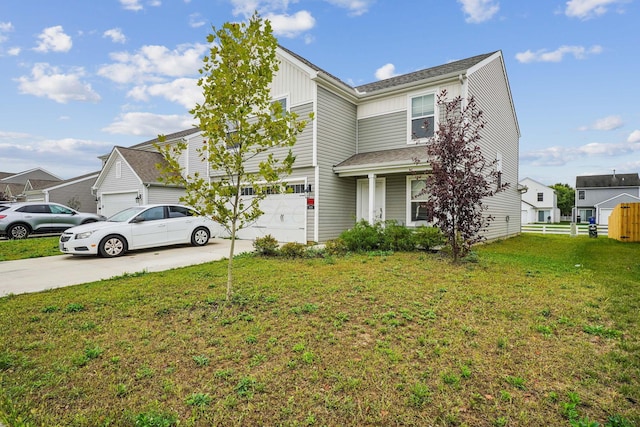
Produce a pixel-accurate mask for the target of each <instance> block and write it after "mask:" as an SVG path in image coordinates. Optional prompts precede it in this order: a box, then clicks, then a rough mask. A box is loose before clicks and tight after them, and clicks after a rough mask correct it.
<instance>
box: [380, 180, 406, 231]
mask: <svg viewBox="0 0 640 427" xmlns="http://www.w3.org/2000/svg"><path fill="white" fill-rule="evenodd" d="M384 178H386V179H385V183H386V186H385V204H386V213H385V220H387V221H389V220H395V221H397V222H398V224H400V225H406V223H407V176H406V175H387V176H385V177H384Z"/></svg>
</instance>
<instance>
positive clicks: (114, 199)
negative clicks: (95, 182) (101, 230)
mask: <svg viewBox="0 0 640 427" xmlns="http://www.w3.org/2000/svg"><path fill="white" fill-rule="evenodd" d="M137 195H138V192H137V191H128V192H123V193H111V194H102V196H101V198H100V199H101V211H100V213H101V214H102V215H104V216H106V217H107V218H108V217H110V216H111V215H113V214H116V213H118V212H120V211H121V210H124V209H127V208H130V207H131V206H136V205H137V202H136V196H137Z"/></svg>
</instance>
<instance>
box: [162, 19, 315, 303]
mask: <svg viewBox="0 0 640 427" xmlns="http://www.w3.org/2000/svg"><path fill="white" fill-rule="evenodd" d="M207 42H208V43H210V44H211V46H212V47H211V49H210V52H209V55H208V56H205V57H204V59H203V66H202V68H201V69H200V70H199V71H200V74H201V77H200V79H199V80H198V85H199V86H200V87H202V90H203V95H204V101H203V102H202V103H201V104H196V106H195V108H194V109H193V110H191V114H193V115H194V117H195V118H196V119H197V120H198V123H199V124H198V126H199V128H200V129H201V130H202V133H203V137H204V140H205V143H204V145H203V147H202V148H200V149H198V155H199V157H200V160H201V161H203V162H206V163H207V164H208V167H209V169H210V170H211V174H212V177H211V178H210V179H209V178H207V177H203V176H201V175H200V174H198V173H195V174H193V176H185V175H183V174H182V173H181V172H182V171H181V167H180V164H179V157H180V154H181V153H182V152H183V151H184V150H185V148H186V146H185V144H183V143H178V144H176V145H173V146H162V144H158V148H159V150H160V152H161V153H162V154H163V156H164V157H165V159H166V161H167V165H168V166H166V167H164V168H163V172H164V173H163V176H164V178H163V179H164V181H165V182H167V183H173V184H179V185H182V186H184V187H185V189H186V196H184V197H183V198H181V200H182V201H183V202H184V203H187V204H189V205H191V206H193V207H195V208H197V209H199V210H200V211H201V212H202V213H204V214H206V215H210V216H212V217H213V218H214V219H215V220H216V221H218V222H219V223H220V224H222V226H224V227H225V229H226V230H227V232H228V233H229V236H230V238H231V246H230V249H229V261H228V268H227V291H226V298H227V301H229V300H230V299H231V296H232V283H233V273H232V272H233V253H234V249H235V240H236V235H237V232H238V231H239V230H241V229H242V228H244V227H246V226H247V225H249V224H251V223H252V222H254V221H255V220H256V219H257V218H258V217H259V216H260V215H262V214H263V212H262V211H261V210H260V207H259V204H260V201H261V200H263V199H264V198H265V197H266V196H267V192H271V191H274V189H276V190H277V189H278V188H282V186H284V182H283V179H284V178H285V177H286V176H288V175H290V174H291V172H292V167H293V163H294V160H295V159H294V156H293V153H292V150H291V148H292V147H293V145H294V144H295V142H296V138H297V135H298V134H299V133H300V132H302V131H303V130H304V128H305V126H306V124H307V121H306V120H300V119H299V118H298V116H297V115H296V114H295V113H293V112H289V111H286V110H285V109H284V108H283V106H282V104H281V103H280V102H274V101H273V99H272V95H271V91H270V84H271V82H272V80H273V78H274V75H275V74H276V73H277V71H278V69H279V60H278V59H277V57H276V48H277V40H276V38H275V37H274V36H273V33H272V29H271V24H270V22H269V21H268V20H262V19H261V18H260V16H259V15H258V14H257V13H254V15H253V16H252V17H251V18H250V20H249V22H248V23H245V22H243V23H225V24H224V25H223V26H222V28H221V29H219V30H217V31H216V29H215V28H213V34H210V35H209V36H208V37H207ZM312 119H313V116H312V115H310V116H309V120H312ZM161 142H162V141H161ZM250 161H251V164H252V165H254V166H253V167H252V166H250V164H249V163H248V162H250ZM243 188H245V189H251V190H250V192H249V193H250V194H251V196H250V197H247V196H246V195H244V194H243Z"/></svg>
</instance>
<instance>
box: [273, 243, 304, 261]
mask: <svg viewBox="0 0 640 427" xmlns="http://www.w3.org/2000/svg"><path fill="white" fill-rule="evenodd" d="M306 250H307V246H306V245H303V244H302V243H297V242H289V243H285V244H284V245H282V246H281V247H280V250H279V253H280V255H282V256H283V257H285V258H304V256H305V252H306Z"/></svg>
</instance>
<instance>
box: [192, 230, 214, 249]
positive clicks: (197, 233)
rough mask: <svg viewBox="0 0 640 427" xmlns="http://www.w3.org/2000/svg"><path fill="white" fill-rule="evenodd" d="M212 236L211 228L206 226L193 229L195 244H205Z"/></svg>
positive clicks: (193, 243)
mask: <svg viewBox="0 0 640 427" xmlns="http://www.w3.org/2000/svg"><path fill="white" fill-rule="evenodd" d="M210 238H211V233H209V230H208V229H206V228H204V227H198V228H196V229H195V230H193V233H192V234H191V244H192V245H193V246H204V245H206V244H207V243H209V239H210Z"/></svg>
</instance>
